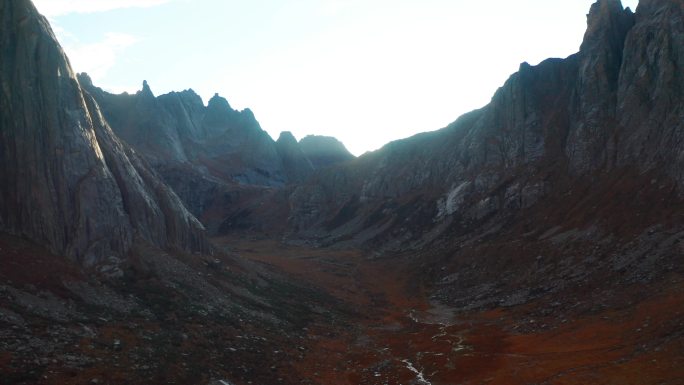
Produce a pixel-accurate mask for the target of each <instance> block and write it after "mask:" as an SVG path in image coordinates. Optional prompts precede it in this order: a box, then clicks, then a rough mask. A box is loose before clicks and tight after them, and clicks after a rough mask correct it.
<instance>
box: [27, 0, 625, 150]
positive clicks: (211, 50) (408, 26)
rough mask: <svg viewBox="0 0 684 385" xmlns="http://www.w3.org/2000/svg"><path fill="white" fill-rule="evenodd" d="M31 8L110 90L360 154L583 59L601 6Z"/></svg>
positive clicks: (468, 0)
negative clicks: (170, 95) (321, 139)
mask: <svg viewBox="0 0 684 385" xmlns="http://www.w3.org/2000/svg"><path fill="white" fill-rule="evenodd" d="M34 2H35V3H36V5H37V6H38V9H39V10H40V11H41V12H42V13H43V14H45V15H46V16H48V18H49V19H50V21H51V23H52V25H53V28H54V29H55V32H56V33H57V36H58V38H59V39H60V42H61V43H62V45H63V47H64V48H65V50H66V52H67V54H68V55H69V57H70V59H71V63H72V66H73V67H74V69H75V70H76V71H77V72H88V73H89V74H90V75H91V77H92V78H93V81H94V83H95V85H97V86H100V87H102V88H104V89H105V90H109V91H110V92H117V93H118V92H122V91H128V92H135V91H136V90H139V89H140V88H141V84H142V81H143V80H147V81H148V82H149V84H150V86H151V88H152V91H153V92H154V93H155V94H156V95H161V94H164V93H167V92H170V91H180V90H184V89H187V88H192V89H194V90H195V91H196V92H197V93H198V94H200V95H201V96H202V98H203V100H204V102H205V104H206V102H207V101H208V99H209V98H210V97H211V96H212V95H214V93H216V92H218V93H219V94H221V95H222V96H224V97H225V98H226V99H228V101H229V102H230V104H231V106H232V107H233V108H236V109H243V108H250V109H251V110H252V111H254V114H255V115H256V118H257V120H259V122H260V123H261V126H262V127H263V128H264V129H265V130H266V131H268V132H269V134H271V136H272V137H274V138H276V139H277V138H278V135H279V133H280V132H281V131H292V133H293V134H294V135H295V136H296V137H297V138H298V139H301V138H302V137H304V136H305V135H308V134H319V135H330V136H335V137H337V138H338V139H340V140H341V141H342V142H344V144H345V145H346V146H347V148H349V150H350V151H351V152H353V153H354V154H356V155H360V154H362V153H363V152H365V151H369V150H374V149H377V148H379V147H381V146H382V145H384V144H386V143H387V142H389V141H391V140H395V139H400V138H404V137H407V136H410V135H413V134H415V133H418V132H424V131H432V130H436V129H439V128H442V127H444V126H446V125H447V124H449V123H450V122H452V121H454V120H455V119H456V118H458V117H459V116H460V115H461V114H463V113H465V112H468V111H470V110H473V109H475V108H479V107H482V106H484V105H485V104H487V103H488V102H489V100H490V99H491V96H492V95H493V94H494V92H495V91H496V89H497V88H498V87H500V86H501V85H503V83H504V81H505V80H506V79H507V78H508V76H510V74H512V73H514V72H515V71H517V69H518V67H519V65H520V63H521V62H523V61H527V62H529V63H530V64H537V63H539V62H540V61H542V60H543V59H545V58H548V57H566V56H568V55H571V54H572V53H575V52H577V50H578V49H579V45H580V43H581V40H582V36H583V34H584V30H585V28H586V13H587V12H588V11H589V7H590V5H591V4H592V3H593V0H553V1H549V0H519V1H511V0H489V1H473V0H34ZM622 3H623V5H624V6H625V7H627V6H629V7H631V8H632V10H634V9H635V8H636V4H637V0H623V2H622Z"/></svg>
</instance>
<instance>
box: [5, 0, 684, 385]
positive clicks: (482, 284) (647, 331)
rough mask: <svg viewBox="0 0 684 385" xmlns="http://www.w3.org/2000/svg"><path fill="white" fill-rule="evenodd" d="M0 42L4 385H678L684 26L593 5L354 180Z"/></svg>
mask: <svg viewBox="0 0 684 385" xmlns="http://www.w3.org/2000/svg"><path fill="white" fill-rule="evenodd" d="M0 21H1V22H2V24H0V57H2V60H0V86H1V89H2V91H1V92H0V159H1V160H2V163H0V336H2V338H0V383H3V384H4V383H7V384H43V383H44V384H64V383H68V384H71V383H73V384H84V383H90V384H98V383H130V384H149V383H183V384H201V385H206V384H212V385H213V384H224V385H225V384H236V385H243V384H250V383H261V384H271V383H282V384H301V383H307V384H378V383H420V384H435V385H446V384H454V383H469V384H507V385H523V384H546V383H556V382H559V381H561V382H563V383H567V384H586V383H634V384H660V383H679V382H680V381H681V378H683V377H684V366H682V365H681V361H682V357H684V350H683V349H682V340H683V337H684V332H683V330H684V329H683V328H682V325H684V315H683V314H682V312H681V309H682V308H683V307H684V254H683V253H682V250H683V249H684V222H682V218H683V216H684V197H683V195H682V188H683V187H684V178H683V177H682V171H681V170H682V166H683V165H682V162H683V159H684V158H682V153H683V151H682V148H683V147H682V146H683V145H684V144H683V143H684V141H683V140H682V136H683V135H684V134H683V132H684V127H683V126H682V125H683V122H684V99H683V91H684V77H682V71H681V68H684V22H683V21H684V3H682V1H680V0H642V1H641V2H640V4H639V6H638V8H637V10H636V12H632V11H631V10H630V9H624V8H623V7H622V4H621V3H620V1H619V0H598V1H597V2H596V3H595V4H594V5H592V7H591V9H590V12H589V14H588V16H587V31H586V33H585V36H584V39H583V42H582V45H581V47H580V50H579V52H578V53H576V54H574V55H571V56H569V57H567V58H565V59H548V60H545V61H543V62H541V63H539V64H538V65H534V66H532V65H529V64H527V63H522V64H521V65H520V68H519V71H518V72H517V73H515V74H513V75H512V76H511V77H510V78H509V79H508V80H507V81H506V83H505V84H504V85H503V86H502V87H501V88H499V89H498V90H497V91H496V92H495V94H494V96H493V97H492V100H491V102H490V103H489V104H487V105H486V106H484V107H483V108H481V109H478V110H475V111H472V112H470V113H467V114H465V115H463V116H461V117H460V118H458V119H457V120H456V121H455V122H453V123H452V124H450V125H449V126H447V127H445V128H443V129H441V130H439V131H433V132H428V133H424V134H419V135H416V136H414V137H411V138H407V139H404V140H400V141H396V142H392V143H389V144H387V145H386V146H384V147H383V148H381V149H380V150H378V151H375V152H371V153H367V154H364V155H362V156H360V157H358V158H354V157H353V156H351V155H350V154H349V153H348V151H346V149H344V146H343V145H341V143H339V142H337V141H336V140H334V139H330V138H321V137H309V138H304V139H302V140H301V141H300V142H299V143H298V142H297V141H296V139H295V138H294V136H293V135H292V134H291V133H287V132H285V133H282V134H281V136H280V138H279V139H278V140H277V141H273V140H272V139H271V138H270V137H268V135H267V134H266V133H265V132H264V131H263V130H262V129H261V127H260V126H259V124H258V122H257V121H256V119H255V118H254V115H253V114H252V113H251V112H250V111H249V110H244V111H236V110H234V109H233V108H232V107H231V106H230V104H229V103H228V101H227V100H226V99H224V98H222V97H220V96H218V95H216V96H214V97H213V98H212V99H211V100H210V101H209V102H208V104H207V105H206V106H205V105H204V103H203V101H202V100H201V98H200V97H199V96H198V95H197V94H195V93H194V92H193V91H192V90H187V91H183V92H173V93H170V94H167V95H161V96H155V95H154V94H153V92H152V90H151V88H150V86H149V84H147V82H144V83H143V86H142V90H141V91H139V92H137V93H136V94H134V95H129V94H122V95H113V94H109V93H107V92H105V91H103V90H101V89H99V88H97V87H95V86H94V85H92V82H91V81H90V79H89V78H88V77H87V76H86V75H81V76H78V77H76V76H75V75H74V73H73V72H72V70H71V68H70V66H69V63H68V60H67V59H66V57H65V55H64V53H63V52H62V50H61V48H60V47H59V45H58V43H57V41H56V39H55V38H54V35H53V33H52V31H51V30H50V27H49V25H48V23H47V21H46V19H44V18H43V17H42V16H40V15H39V14H38V13H37V11H36V9H35V8H34V7H33V5H32V4H31V2H30V1H29V0H10V1H4V2H0ZM179 197H180V198H179ZM186 208H187V209H186ZM193 214H194V215H193ZM196 218H199V219H196ZM200 221H201V222H202V224H203V225H202V224H200ZM205 228H206V230H204V229H205ZM205 234H211V235H212V236H213V238H212V239H211V240H212V244H209V242H208V241H207V238H206V235H205ZM65 256H66V257H69V258H65ZM111 265H114V266H113V267H112V266H111ZM94 268H95V269H94Z"/></svg>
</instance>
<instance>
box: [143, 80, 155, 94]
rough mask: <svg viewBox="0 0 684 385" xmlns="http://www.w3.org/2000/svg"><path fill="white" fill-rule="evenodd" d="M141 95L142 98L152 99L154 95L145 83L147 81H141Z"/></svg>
mask: <svg viewBox="0 0 684 385" xmlns="http://www.w3.org/2000/svg"><path fill="white" fill-rule="evenodd" d="M141 94H142V95H143V96H151V97H153V98H154V93H152V89H151V88H150V85H149V84H148V83H147V80H143V84H142V91H141Z"/></svg>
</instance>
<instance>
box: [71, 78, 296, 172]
mask: <svg viewBox="0 0 684 385" xmlns="http://www.w3.org/2000/svg"><path fill="white" fill-rule="evenodd" d="M80 80H81V83H82V84H83V85H84V87H85V88H86V89H87V90H88V91H89V92H90V93H91V94H92V95H93V96H94V98H95V100H96V101H97V102H98V104H99V105H100V106H101V108H102V112H103V115H104V117H105V118H106V119H107V121H108V122H110V124H111V126H112V129H113V130H114V132H115V133H116V134H117V135H118V136H120V137H121V139H123V140H124V141H125V142H126V143H128V144H129V145H131V146H132V147H133V148H135V149H136V150H137V151H138V152H139V153H140V154H144V156H145V158H146V159H147V160H148V161H149V162H150V164H152V165H153V166H154V167H156V168H163V169H164V170H171V169H175V168H179V169H184V170H187V169H188V168H194V169H195V171H196V172H198V173H201V174H203V175H209V176H213V177H216V178H219V179H221V180H223V181H226V182H235V183H241V184H254V185H262V186H282V185H283V184H284V183H286V181H287V179H286V175H285V171H284V169H283V163H282V160H281V159H280V157H279V156H278V152H277V150H276V148H275V147H276V146H275V142H274V141H273V139H271V137H270V136H269V135H268V134H267V133H266V132H265V131H264V130H262V129H261V126H260V125H259V123H258V122H257V121H256V119H255V118H254V114H253V113H252V112H251V111H250V110H248V109H246V110H243V111H236V110H234V109H233V108H232V107H231V106H230V104H229V103H228V101H227V100H226V99H225V98H222V97H220V96H219V95H218V94H216V95H215V96H214V97H213V98H211V100H209V103H208V105H207V106H206V107H205V106H204V103H203V101H202V99H201V98H200V96H199V95H197V94H196V93H195V92H194V91H192V90H186V91H183V92H172V93H170V94H166V95H162V96H159V97H155V96H154V94H153V93H152V91H151V89H150V87H149V85H148V84H147V82H146V81H145V82H144V83H143V88H142V90H141V91H138V92H137V93H136V94H135V95H129V94H125V93H124V94H120V95H115V94H110V93H108V92H105V91H103V90H102V89H100V88H97V87H95V86H94V85H93V84H92V82H91V81H90V79H89V77H88V75H87V74H81V75H80Z"/></svg>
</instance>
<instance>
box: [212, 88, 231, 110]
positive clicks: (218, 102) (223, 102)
mask: <svg viewBox="0 0 684 385" xmlns="http://www.w3.org/2000/svg"><path fill="white" fill-rule="evenodd" d="M207 107H209V108H210V109H212V110H226V111H232V110H233V108H232V107H231V106H230V103H228V100H227V99H226V98H224V97H222V96H220V95H219V94H218V92H217V93H215V94H214V96H213V97H212V98H211V99H209V103H208V105H207Z"/></svg>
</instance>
